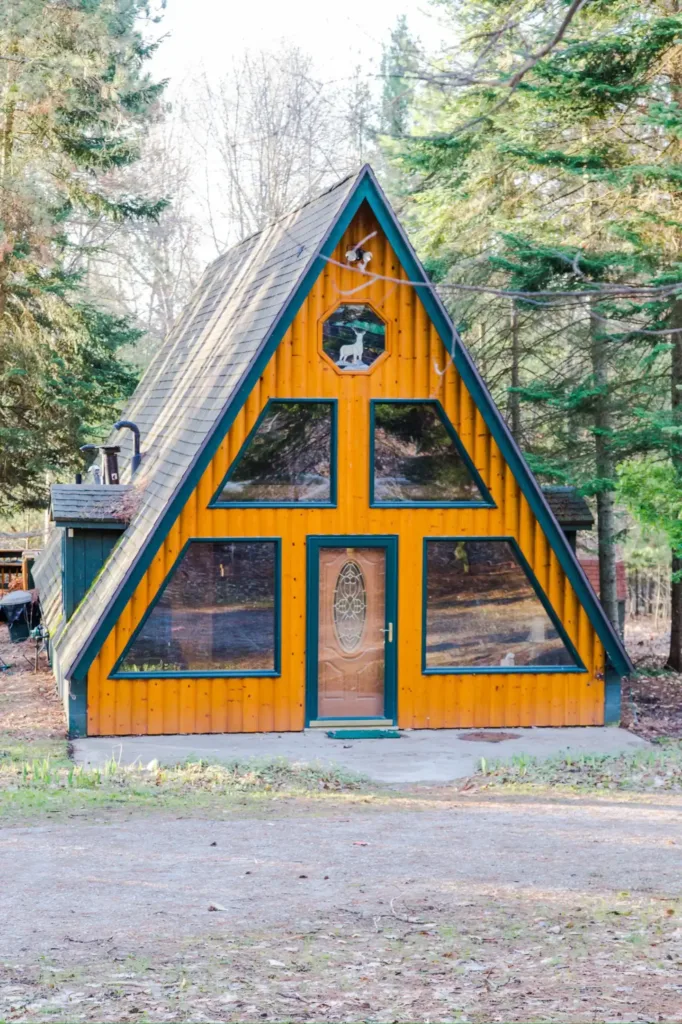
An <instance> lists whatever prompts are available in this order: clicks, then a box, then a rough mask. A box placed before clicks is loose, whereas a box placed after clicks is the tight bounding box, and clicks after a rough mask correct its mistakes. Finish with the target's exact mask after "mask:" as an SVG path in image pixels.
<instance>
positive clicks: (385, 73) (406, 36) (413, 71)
mask: <svg viewBox="0 0 682 1024" xmlns="http://www.w3.org/2000/svg"><path fill="white" fill-rule="evenodd" d="M418 66H419V47H418V45H417V42H416V40H415V39H414V38H413V36H412V34H411V32H410V30H409V28H408V24H407V18H406V17H405V15H404V14H401V15H400V17H399V18H398V20H397V21H396V24H395V28H394V29H393V30H392V32H391V41H390V43H389V44H388V46H385V47H384V51H383V55H382V58H381V77H382V80H383V88H382V93H381V110H380V130H381V132H382V134H384V135H388V136H390V137H391V138H394V139H395V138H400V137H401V136H403V135H406V134H407V132H408V129H409V126H410V117H411V112H412V100H413V97H414V90H415V84H416V75H417V69H418Z"/></svg>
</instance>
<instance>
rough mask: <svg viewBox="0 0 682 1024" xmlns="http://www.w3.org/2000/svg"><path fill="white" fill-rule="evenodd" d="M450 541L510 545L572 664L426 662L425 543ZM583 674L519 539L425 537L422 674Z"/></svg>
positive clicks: (424, 545)
mask: <svg viewBox="0 0 682 1024" xmlns="http://www.w3.org/2000/svg"><path fill="white" fill-rule="evenodd" d="M443 540H444V541H452V543H453V544H457V543H459V542H460V541H467V542H472V541H485V542H486V543H491V542H495V541H504V542H505V543H507V544H509V546H510V547H511V548H512V550H513V552H514V554H515V555H516V558H517V559H518V563H519V565H520V566H521V568H522V569H523V571H524V573H525V574H526V577H527V578H528V582H529V583H530V585H531V586H532V588H533V590H534V591H535V594H536V596H537V597H538V598H539V600H540V603H541V604H542V607H543V608H544V609H545V611H546V612H547V615H548V616H549V619H550V621H551V623H552V625H553V626H554V628H555V629H556V631H557V633H558V635H559V637H560V638H561V640H562V641H563V643H564V645H565V647H566V649H567V650H568V652H569V654H570V655H571V657H572V658H573V660H574V661H575V665H486V666H481V667H480V668H471V667H470V666H468V665H467V666H464V667H462V668H459V667H457V666H450V665H445V666H441V665H439V666H437V667H436V668H429V667H428V666H427V664H426V639H427V637H426V631H427V615H426V613H427V573H428V563H427V557H426V551H427V547H428V544H429V543H430V542H433V541H443ZM567 672H568V673H576V672H580V673H584V672H587V669H586V667H585V665H584V663H583V661H582V660H581V658H580V655H579V654H578V652H577V650H576V648H575V646H574V644H573V642H572V641H571V638H570V637H569V635H568V633H567V632H566V630H565V629H564V627H563V624H562V622H561V619H560V618H559V616H558V615H557V613H556V612H555V610H554V608H553V607H552V605H551V603H550V601H549V598H548V597H547V595H546V594H545V592H544V590H543V589H542V587H541V586H540V583H539V581H538V579H537V577H536V575H535V573H534V572H533V570H532V568H531V566H530V563H529V562H528V560H527V559H526V557H525V555H524V554H523V551H522V550H521V548H520V547H519V545H518V542H517V541H516V540H515V538H514V537H505V536H499V537H488V536H481V537H461V536H460V537H424V543H423V547H422V674H423V675H425V676H454V675H457V676H470V675H486V676H489V675H529V674H533V673H536V674H537V673H551V674H552V675H555V674H561V673H567Z"/></svg>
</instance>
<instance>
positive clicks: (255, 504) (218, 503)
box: [208, 398, 339, 508]
mask: <svg viewBox="0 0 682 1024" xmlns="http://www.w3.org/2000/svg"><path fill="white" fill-rule="evenodd" d="M311 404H316V405H328V406H329V407H330V413H331V445H330V453H329V458H330V464H329V497H330V500H329V501H230V500H229V499H227V498H222V499H221V494H222V492H223V488H224V487H225V484H226V483H227V482H228V481H229V480H230V479H231V478H232V475H233V474H234V472H235V470H236V469H237V467H238V466H239V463H240V462H241V461H242V459H243V458H244V455H245V454H246V452H247V451H248V449H249V446H250V444H251V442H252V441H253V439H254V437H255V436H256V434H257V433H258V430H259V428H260V425H261V423H262V422H263V420H264V419H265V417H266V416H267V414H268V413H269V411H270V409H272V407H273V406H275V405H311ZM338 407H339V401H338V399H337V398H270V399H268V401H267V402H266V403H265V407H264V409H263V411H262V412H261V414H260V416H259V417H258V419H257V420H256V422H255V423H254V425H253V427H252V428H251V430H250V431H249V433H248V435H247V437H246V439H245V440H244V443H243V444H242V446H241V448H240V449H239V451H238V452H237V454H236V455H235V457H234V460H233V462H232V464H231V465H230V467H229V468H228V470H227V473H226V474H225V476H224V477H223V479H222V481H221V484H220V487H218V489H217V490H216V492H215V494H214V495H213V497H212V498H211V500H210V502H209V505H208V507H209V508H336V495H337V477H338V426H337V424H338Z"/></svg>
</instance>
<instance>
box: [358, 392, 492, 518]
mask: <svg viewBox="0 0 682 1024" xmlns="http://www.w3.org/2000/svg"><path fill="white" fill-rule="evenodd" d="M372 408H373V435H372V436H373V456H372V501H373V504H375V505H404V504H413V505H439V506H443V505H478V506H493V501H492V498H491V497H490V494H489V493H488V491H487V489H486V487H485V484H484V483H483V481H482V480H481V477H480V474H479V473H478V472H477V470H476V468H475V466H474V464H473V462H472V461H471V459H470V458H469V456H468V454H467V452H466V451H465V449H464V447H463V446H462V443H461V441H460V440H459V438H458V437H457V433H456V431H455V429H454V427H453V426H452V425H451V424H450V423H449V421H448V420H447V418H446V416H445V413H444V412H443V410H442V409H441V407H440V404H439V403H438V402H431V401H393V402H381V401H377V402H374V403H373V405H372Z"/></svg>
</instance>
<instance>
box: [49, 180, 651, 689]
mask: <svg viewBox="0 0 682 1024" xmlns="http://www.w3.org/2000/svg"><path fill="white" fill-rule="evenodd" d="M365 202H366V203H367V204H368V205H369V207H370V209H371V210H372V212H373V214H374V216H375V217H376V219H377V221H378V223H379V226H380V228H381V229H382V231H383V232H384V233H385V235H386V237H387V240H388V242H389V244H390V245H391V247H392V248H393V250H394V252H395V254H396V257H397V259H398V260H399V261H400V263H401V264H402V266H403V267H404V269H405V272H406V274H407V277H408V279H409V280H410V281H411V282H413V285H414V287H415V288H416V290H417V293H418V295H419V297H420V300H421V302H422V305H423V306H424V309H425V312H426V314H427V316H428V317H429V318H430V320H431V321H432V323H433V324H434V326H435V328H436V330H437V332H438V334H439V336H440V338H441V340H442V342H443V344H444V346H445V348H446V350H447V351H448V352H450V353H451V355H452V358H453V361H454V364H455V367H456V369H457V372H458V373H459V375H460V377H461V379H462V381H463V383H464V385H465V386H466V388H467V389H468V391H469V393H470V394H471V396H472V399H473V401H474V403H475V404H476V405H477V407H478V409H479V411H480V413H481V415H482V417H483V419H484V422H485V423H486V425H487V427H488V429H489V430H490V432H491V434H492V436H493V438H494V440H495V442H496V444H497V445H498V448H499V449H500V452H501V455H502V457H503V458H504V459H505V461H506V462H507V464H508V465H509V467H510V469H511V471H512V473H513V474H514V476H515V478H516V480H517V481H518V484H519V486H520V488H521V490H522V492H523V494H524V496H525V497H526V499H527V501H528V504H529V506H530V508H531V511H532V512H533V515H534V516H535V518H536V519H537V521H538V523H539V525H540V527H541V528H542V530H543V531H544V533H545V536H546V537H547V539H548V541H549V543H550V545H551V547H552V549H553V551H554V552H555V554H556V556H557V559H558V561H559V563H560V565H561V567H562V569H563V570H564V572H565V573H566V576H567V578H568V580H569V581H570V583H571V585H572V586H573V588H574V590H575V592H576V594H577V596H578V599H579V601H580V602H581V604H582V605H583V607H584V608H585V610H586V612H587V614H588V617H589V619H590V621H591V623H592V625H593V627H594V628H595V630H596V632H597V635H598V636H599V638H600V640H601V642H602V643H603V645H604V648H605V650H606V653H607V655H608V658H609V659H610V662H611V664H612V665H613V667H614V668H615V670H616V671H617V672H618V673H620V674H621V675H625V674H627V673H628V672H629V671H630V670H631V669H632V665H631V662H630V660H629V658H628V656H627V654H626V652H625V649H624V647H623V645H622V643H621V641H620V638H619V637H618V635H617V633H616V632H615V630H614V629H613V627H612V626H611V624H610V622H609V621H608V619H607V617H606V615H605V613H604V610H603V609H602V607H601V605H600V604H599V601H598V599H597V597H596V595H595V594H594V591H593V590H592V588H591V587H590V584H589V583H588V581H587V578H586V577H585V574H584V572H583V570H582V568H581V566H580V565H579V563H578V561H577V559H576V557H575V555H574V553H573V552H572V550H571V547H570V545H569V543H568V541H567V540H566V537H565V536H564V533H563V531H562V530H561V527H560V526H559V524H558V523H557V521H556V519H555V518H554V515H553V514H552V512H551V510H550V509H549V506H548V505H547V502H546V500H545V498H544V496H543V494H542V492H541V490H540V487H539V485H538V483H537V481H536V480H535V478H534V476H533V474H532V473H531V471H530V468H529V467H528V465H527V463H526V461H525V459H524V457H523V455H522V454H521V451H520V450H519V448H518V446H517V444H516V442H515V441H514V439H513V437H512V436H511V433H510V432H509V429H508V427H507V425H506V423H505V422H504V419H503V417H502V415H501V413H500V411H499V410H498V409H497V407H496V406H495V403H494V401H493V399H492V397H491V395H490V393H489V392H488V390H487V388H486V386H485V384H484V383H483V380H482V379H481V377H480V375H479V373H478V371H477V370H476V367H475V366H474V364H473V361H472V360H471V357H470V356H469V353H468V352H467V350H466V348H465V347H464V345H463V344H462V342H461V340H460V338H459V336H458V334H457V332H456V330H455V327H454V325H453V324H452V322H451V320H450V318H449V316H448V314H447V312H446V311H445V308H444V306H443V305H442V303H441V301H440V299H439V298H438V296H437V295H436V293H435V291H434V290H433V289H432V288H431V286H430V282H429V281H428V278H427V276H426V274H425V272H424V270H423V268H422V266H421V264H420V263H419V261H418V259H417V257H416V255H415V253H414V250H413V249H412V247H411V245H410V243H409V241H408V239H407V237H406V235H405V233H404V231H403V229H402V227H401V226H400V224H399V223H398V221H397V220H396V218H395V215H394V214H393V211H392V210H391V208H390V206H389V205H388V202H387V200H386V198H385V196H384V194H383V192H382V190H381V188H380V186H379V184H378V182H377V181H376V178H375V177H374V174H373V173H372V171H371V169H370V168H369V167H368V166H366V167H364V168H363V170H362V171H361V172H360V174H359V175H358V177H357V179H356V182H355V184H354V186H353V188H352V189H351V191H350V192H349V194H348V195H347V197H346V198H345V200H344V201H343V203H342V204H341V206H340V209H339V211H338V213H337V214H336V219H335V220H334V222H333V224H332V225H331V226H330V227H329V228H328V230H327V231H326V233H325V234H324V237H323V238H322V241H321V243H320V245H319V247H318V248H317V250H316V251H315V252H313V254H312V255H311V258H310V260H309V261H308V264H307V267H306V269H305V270H304V271H303V273H302V275H301V277H300V279H299V282H298V284H297V285H296V286H295V287H294V289H293V291H292V293H291V295H290V298H289V300H288V301H287V302H286V303H285V304H284V305H283V307H282V309H281V311H280V313H279V314H278V316H277V318H276V320H275V322H274V323H273V325H272V327H271V328H270V330H269V331H268V333H267V334H266V336H265V337H264V339H263V342H262V344H261V346H260V348H259V350H258V352H257V353H256V354H255V355H254V356H253V358H252V359H251V362H250V363H249V365H248V367H247V369H246V370H245V372H244V374H243V377H242V380H241V382H240V384H239V385H238V386H237V387H236V388H235V390H234V392H233V393H232V394H231V395H230V397H229V398H228V400H227V401H226V404H225V407H224V409H223V412H222V413H221V415H220V416H219V418H218V419H217V421H216V422H215V424H214V425H213V427H212V428H211V429H210V430H209V432H208V433H207V435H206V437H205V439H204V441H203V443H202V446H201V448H200V449H199V451H198V453H197V455H196V456H195V458H194V460H193V462H192V464H191V465H190V466H189V468H188V469H187V470H186V472H185V474H184V476H183V478H182V480H181V482H180V483H179V485H178V486H177V488H176V490H175V493H174V494H173V496H172V497H171V499H170V500H169V502H168V504H167V506H166V508H165V510H164V512H163V513H162V515H161V516H160V517H159V519H158V521H157V522H156V524H155V526H154V527H153V529H152V531H151V532H150V534H149V536H148V537H147V538H146V541H145V543H144V544H143V545H141V547H140V549H139V551H137V552H136V554H135V556H134V558H133V559H132V561H131V563H130V565H129V566H128V568H127V569H126V571H125V574H124V576H123V578H122V580H121V581H120V583H119V584H118V586H117V589H116V591H115V593H114V596H113V598H112V599H111V600H110V601H109V603H108V604H107V605H106V606H105V607H104V608H103V610H102V613H101V614H100V616H99V618H98V620H97V622H96V625H95V627H94V628H93V629H92V631H91V632H90V635H89V637H88V639H87V641H86V642H85V643H84V644H83V646H82V647H81V648H80V650H79V651H78V653H77V654H76V656H75V657H74V659H73V663H72V664H71V665H70V666H67V673H68V675H74V674H78V675H80V676H81V677H83V675H84V674H85V673H86V672H87V670H88V668H89V667H90V665H91V664H92V662H93V660H94V658H95V656H96V655H97V653H98V652H99V650H100V648H101V646H102V644H103V643H104V641H105V640H106V638H107V636H108V635H109V633H110V632H111V629H112V628H113V626H114V624H115V623H116V621H117V619H118V617H119V616H120V614H121V612H122V611H123V609H124V608H125V606H126V604H127V602H128V600H129V599H130V597H131V596H132V594H133V593H134V591H135V588H136V587H137V585H138V584H139V582H140V580H141V579H142V577H143V575H144V573H145V572H146V570H147V569H148V567H149V565H150V564H151V562H152V560H153V558H154V557H155V556H156V554H157V553H158V551H159V549H160V547H161V545H162V544H163V541H164V539H165V537H166V536H167V535H168V533H169V531H170V529H171V527H172V526H173V524H174V523H175V522H176V520H177V518H178V516H179V514H180V512H181V510H182V509H183V507H184V506H185V504H186V502H187V500H188V499H189V497H190V495H191V493H192V491H193V490H194V488H195V487H196V485H197V483H198V482H199V480H200V479H201V476H202V474H203V473H204V471H205V469H206V468H207V466H208V465H209V463H210V461H211V459H212V458H213V456H214V454H215V452H216V451H217V450H218V447H219V445H220V444H221V442H222V440H223V438H224V437H225V435H226V433H227V431H228V430H229V429H230V427H231V426H232V423H233V422H234V420H235V417H236V416H237V414H238V412H239V411H240V409H241V408H242V407H243V405H244V403H245V401H246V399H247V397H248V395H249V394H250V393H251V391H252V390H253V388H254V386H255V384H256V382H257V381H258V379H259V378H260V377H261V375H262V374H263V372H264V370H265V368H266V366H267V364H268V362H269V361H270V359H271V357H272V355H273V353H274V351H275V349H276V348H277V346H278V344H279V342H280V341H281V339H282V338H283V337H284V334H285V333H286V331H287V330H288V329H289V327H290V326H291V324H292V322H293V320H294V317H295V316H296V314H297V313H298V311H299V309H300V308H301V305H302V303H303V301H304V299H305V297H306V295H307V294H308V292H309V291H310V288H311V287H312V285H313V283H314V281H315V280H316V279H317V277H318V276H319V274H320V273H321V272H322V271H323V270H324V267H325V266H326V261H327V259H328V258H329V257H331V256H332V254H333V251H334V249H335V247H336V245H337V244H338V242H339V241H340V240H341V238H342V236H343V234H344V232H345V231H346V230H347V228H348V227H349V225H350V223H351V221H352V219H353V217H354V216H355V214H356V213H357V211H358V209H359V208H360V206H361V205H362V204H363V203H365ZM372 540H374V539H373V538H372ZM67 632H68V630H67Z"/></svg>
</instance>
